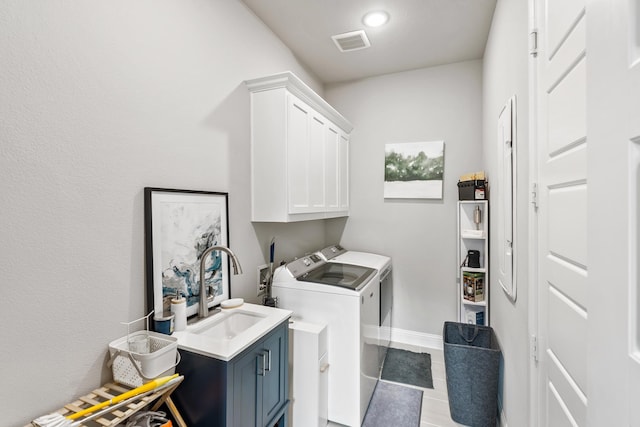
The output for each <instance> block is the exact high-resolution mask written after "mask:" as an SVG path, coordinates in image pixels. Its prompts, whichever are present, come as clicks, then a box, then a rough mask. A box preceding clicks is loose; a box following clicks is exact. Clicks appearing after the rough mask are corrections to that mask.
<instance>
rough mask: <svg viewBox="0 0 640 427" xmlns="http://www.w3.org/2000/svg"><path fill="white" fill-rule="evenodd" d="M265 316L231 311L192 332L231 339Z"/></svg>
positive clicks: (214, 337) (219, 338) (221, 338)
mask: <svg viewBox="0 0 640 427" xmlns="http://www.w3.org/2000/svg"><path fill="white" fill-rule="evenodd" d="M265 317H266V316H265V315H262V314H258V313H247V312H242V311H232V312H231V313H229V314H228V315H226V316H224V317H222V316H221V317H220V319H219V320H217V321H214V322H213V323H211V322H209V323H207V324H205V325H202V327H200V328H198V329H196V330H194V331H193V332H192V333H194V334H197V335H204V336H206V337H210V338H213V339H218V340H231V339H233V338H235V337H236V336H237V335H239V334H240V333H242V332H244V331H245V330H247V329H249V328H250V327H251V326H253V325H255V324H256V323H258V322H259V321H260V320H262V319H264V318H265Z"/></svg>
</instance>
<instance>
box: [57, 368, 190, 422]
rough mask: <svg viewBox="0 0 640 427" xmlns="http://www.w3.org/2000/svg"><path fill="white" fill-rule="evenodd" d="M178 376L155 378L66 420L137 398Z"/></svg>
mask: <svg viewBox="0 0 640 427" xmlns="http://www.w3.org/2000/svg"><path fill="white" fill-rule="evenodd" d="M178 376H179V374H173V375H169V376H166V377H161V378H156V379H155V380H151V381H149V382H148V383H146V384H143V385H141V386H140V387H136V388H134V389H133V390H129V391H127V392H125V393H122V394H119V395H117V396H115V397H114V398H113V399H109V400H105V401H104V402H101V403H98V404H97V405H93V406H92V407H90V408H87V409H83V410H82V411H80V412H76V413H75V414H71V415H68V416H67V418H68V419H70V420H75V419H77V418H80V417H82V416H84V415H87V414H90V413H92V412H95V411H97V410H98V409H102V408H104V407H105V406H109V405H113V404H114V403H118V402H120V401H123V400H125V399H128V398H130V397H133V396H137V395H138V394H140V393H144V392H146V391H149V390H153V389H154V388H156V387H160V386H161V385H164V384H166V383H168V382H169V381H171V380H172V379H174V378H177V377H178Z"/></svg>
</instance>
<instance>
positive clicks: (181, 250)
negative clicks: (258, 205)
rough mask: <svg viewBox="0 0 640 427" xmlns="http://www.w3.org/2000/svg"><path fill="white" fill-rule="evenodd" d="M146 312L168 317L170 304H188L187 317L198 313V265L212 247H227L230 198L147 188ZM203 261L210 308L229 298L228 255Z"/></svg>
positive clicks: (215, 254)
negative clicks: (180, 300) (179, 298)
mask: <svg viewBox="0 0 640 427" xmlns="http://www.w3.org/2000/svg"><path fill="white" fill-rule="evenodd" d="M144 199H145V203H144V205H145V206H144V207H145V254H146V275H147V310H148V311H151V310H154V311H155V315H156V316H158V317H159V316H162V315H167V314H169V313H170V306H171V299H172V298H174V297H175V296H176V294H181V295H182V296H183V297H185V298H186V299H187V316H191V315H194V314H196V313H197V312H198V303H199V299H200V263H201V255H202V253H203V252H204V251H205V250H206V249H207V248H209V247H211V246H216V245H220V246H228V241H229V222H228V194H227V193H217V192H209V191H193V190H173V189H166V188H145V189H144ZM207 258H208V259H207V260H205V283H206V289H208V290H209V292H208V295H213V300H212V301H210V302H209V303H208V306H209V307H212V306H214V305H217V304H220V302H221V301H223V300H225V299H228V298H229V263H228V260H227V255H226V254H225V253H223V252H220V251H214V252H212V253H211V254H210V255H208V257H207Z"/></svg>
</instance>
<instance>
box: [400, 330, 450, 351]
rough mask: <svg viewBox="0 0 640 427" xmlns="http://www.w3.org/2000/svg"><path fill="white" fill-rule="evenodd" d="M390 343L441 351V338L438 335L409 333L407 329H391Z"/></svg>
mask: <svg viewBox="0 0 640 427" xmlns="http://www.w3.org/2000/svg"><path fill="white" fill-rule="evenodd" d="M391 342H396V343H401V344H409V345H416V346H420V347H427V348H433V349H436V350H442V349H443V344H442V337H441V336H440V335H434V334H426V333H423V332H416V331H409V330H407V329H399V328H391Z"/></svg>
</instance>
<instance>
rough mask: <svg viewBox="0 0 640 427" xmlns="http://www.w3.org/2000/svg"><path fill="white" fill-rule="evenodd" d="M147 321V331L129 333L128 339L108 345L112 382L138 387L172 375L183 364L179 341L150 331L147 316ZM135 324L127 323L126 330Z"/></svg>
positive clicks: (124, 338) (123, 338) (121, 339)
mask: <svg viewBox="0 0 640 427" xmlns="http://www.w3.org/2000/svg"><path fill="white" fill-rule="evenodd" d="M151 314H153V312H152V313H151ZM151 314H149V316H150V315H151ZM146 318H147V329H145V330H142V331H137V332H133V333H130V332H129V330H127V335H126V336H124V337H121V338H118V339H117V340H115V341H112V342H111V343H109V353H110V356H111V357H110V360H109V365H110V366H111V370H112V372H113V379H114V381H116V382H119V383H121V384H125V385H128V386H130V387H138V386H141V385H142V384H144V383H145V382H147V381H149V380H152V379H154V378H158V377H160V376H165V375H171V374H173V373H174V372H175V367H176V366H177V365H178V363H179V362H180V354H179V353H178V339H177V338H175V337H171V336H168V335H165V334H160V333H157V332H151V331H149V330H148V316H147V317H146ZM142 319H144V318H142ZM142 319H138V320H135V321H134V322H137V321H139V320H142ZM134 322H130V323H128V324H127V326H128V328H127V329H129V327H130V325H131V324H132V323H134Z"/></svg>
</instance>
